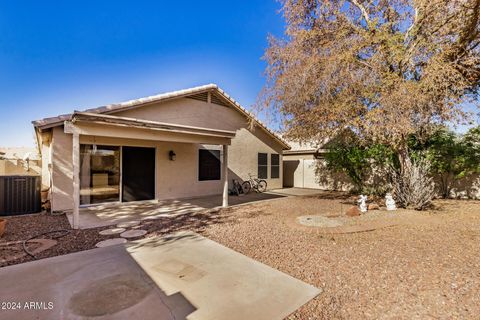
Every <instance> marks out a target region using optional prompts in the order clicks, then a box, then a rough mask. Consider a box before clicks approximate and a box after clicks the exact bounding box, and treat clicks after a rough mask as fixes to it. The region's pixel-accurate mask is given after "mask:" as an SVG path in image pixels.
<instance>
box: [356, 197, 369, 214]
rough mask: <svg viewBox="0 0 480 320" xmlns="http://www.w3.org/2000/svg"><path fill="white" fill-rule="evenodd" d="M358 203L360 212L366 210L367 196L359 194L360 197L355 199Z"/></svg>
mask: <svg viewBox="0 0 480 320" xmlns="http://www.w3.org/2000/svg"><path fill="white" fill-rule="evenodd" d="M357 202H358V203H359V204H360V211H361V212H362V213H365V212H367V203H366V202H367V196H364V195H363V194H361V195H360V199H358V201H357Z"/></svg>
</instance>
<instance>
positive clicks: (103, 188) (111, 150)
mask: <svg viewBox="0 0 480 320" xmlns="http://www.w3.org/2000/svg"><path fill="white" fill-rule="evenodd" d="M119 200H120V147H117V146H98V145H89V144H82V145H80V204H93V203H103V202H114V201H119Z"/></svg>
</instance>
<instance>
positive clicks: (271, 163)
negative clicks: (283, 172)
mask: <svg viewBox="0 0 480 320" xmlns="http://www.w3.org/2000/svg"><path fill="white" fill-rule="evenodd" d="M274 156H277V164H274V163H273V157H274ZM273 168H276V170H277V171H276V173H277V176H274V175H273V172H274V170H273ZM270 179H280V155H279V154H278V153H271V154H270Z"/></svg>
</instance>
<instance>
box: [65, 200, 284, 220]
mask: <svg viewBox="0 0 480 320" xmlns="http://www.w3.org/2000/svg"><path fill="white" fill-rule="evenodd" d="M285 196H286V195H283V194H277V193H270V192H266V193H255V192H252V193H250V194H248V195H244V196H230V197H229V203H230V206H235V205H239V204H246V203H252V202H258V201H265V200H271V199H277V198H283V197H285ZM221 205H222V198H221V196H220V195H213V196H207V197H199V198H194V199H180V200H161V201H157V200H149V201H141V202H126V203H112V204H99V205H93V206H89V207H85V208H81V210H80V223H79V227H80V229H88V228H97V227H106V226H111V225H117V226H118V227H123V228H126V227H130V226H131V225H129V224H128V223H129V222H130V221H137V220H139V221H141V220H149V219H158V218H164V217H175V216H178V215H183V214H190V213H194V212H198V211H202V210H205V209H213V208H217V207H220V206H221ZM67 217H68V220H69V221H70V224H71V225H72V223H73V218H72V214H67Z"/></svg>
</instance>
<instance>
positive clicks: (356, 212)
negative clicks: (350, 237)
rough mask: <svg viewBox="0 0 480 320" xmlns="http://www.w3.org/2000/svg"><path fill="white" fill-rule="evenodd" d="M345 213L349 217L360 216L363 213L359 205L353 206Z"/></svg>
mask: <svg viewBox="0 0 480 320" xmlns="http://www.w3.org/2000/svg"><path fill="white" fill-rule="evenodd" d="M345 214H346V215H347V216H349V217H358V216H360V215H361V214H362V213H361V212H360V209H358V207H357V206H352V207H350V208H349V209H348V210H347V212H346V213H345Z"/></svg>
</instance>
